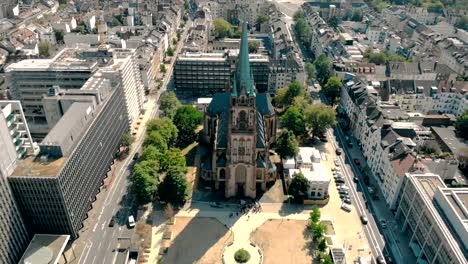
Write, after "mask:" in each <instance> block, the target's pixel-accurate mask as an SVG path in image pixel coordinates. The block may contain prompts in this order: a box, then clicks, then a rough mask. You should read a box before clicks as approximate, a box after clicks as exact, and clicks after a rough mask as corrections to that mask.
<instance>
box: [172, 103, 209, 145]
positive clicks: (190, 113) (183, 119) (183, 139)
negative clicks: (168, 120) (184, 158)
mask: <svg viewBox="0 0 468 264" xmlns="http://www.w3.org/2000/svg"><path fill="white" fill-rule="evenodd" d="M202 120H203V116H202V114H201V113H200V112H199V111H198V110H197V109H195V108H194V107H193V106H191V105H184V106H181V107H179V108H177V111H176V114H175V115H174V125H175V126H176V127H177V129H178V130H179V136H178V144H179V145H180V146H186V145H188V144H190V143H192V142H193V141H195V140H196V139H197V134H196V133H195V129H196V128H197V127H198V125H200V124H201V122H202Z"/></svg>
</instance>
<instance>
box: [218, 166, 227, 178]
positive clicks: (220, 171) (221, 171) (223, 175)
mask: <svg viewBox="0 0 468 264" xmlns="http://www.w3.org/2000/svg"><path fill="white" fill-rule="evenodd" d="M219 179H220V180H224V179H226V171H225V170H224V169H220V170H219Z"/></svg>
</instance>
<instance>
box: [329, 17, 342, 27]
mask: <svg viewBox="0 0 468 264" xmlns="http://www.w3.org/2000/svg"><path fill="white" fill-rule="evenodd" d="M340 23H341V21H340V19H339V18H338V17H336V16H333V17H332V18H330V20H328V24H329V25H330V27H332V28H334V29H337V28H338V25H340Z"/></svg>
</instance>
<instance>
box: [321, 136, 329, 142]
mask: <svg viewBox="0 0 468 264" xmlns="http://www.w3.org/2000/svg"><path fill="white" fill-rule="evenodd" d="M320 141H322V142H328V139H327V137H326V136H325V137H320Z"/></svg>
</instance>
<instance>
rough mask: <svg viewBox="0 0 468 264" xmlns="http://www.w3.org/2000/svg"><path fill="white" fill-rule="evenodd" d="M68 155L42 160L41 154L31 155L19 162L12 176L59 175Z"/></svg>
mask: <svg viewBox="0 0 468 264" xmlns="http://www.w3.org/2000/svg"><path fill="white" fill-rule="evenodd" d="M66 160H67V157H61V158H58V159H51V158H49V159H47V160H41V158H40V156H30V157H27V158H26V159H23V160H21V162H18V166H17V167H16V169H15V170H14V171H13V173H12V174H11V176H10V177H24V176H29V177H57V175H58V174H59V172H60V170H61V168H62V167H63V165H64V164H65V161H66Z"/></svg>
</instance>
